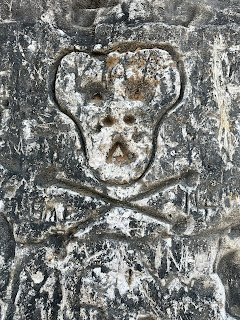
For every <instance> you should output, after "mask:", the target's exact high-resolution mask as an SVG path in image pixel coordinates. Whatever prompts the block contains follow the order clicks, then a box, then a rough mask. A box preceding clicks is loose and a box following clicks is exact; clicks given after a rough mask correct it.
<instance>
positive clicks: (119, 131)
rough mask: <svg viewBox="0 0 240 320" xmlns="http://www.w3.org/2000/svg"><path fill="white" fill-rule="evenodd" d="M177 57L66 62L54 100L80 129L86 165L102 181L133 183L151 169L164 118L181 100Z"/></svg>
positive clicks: (116, 55)
mask: <svg viewBox="0 0 240 320" xmlns="http://www.w3.org/2000/svg"><path fill="white" fill-rule="evenodd" d="M170 51H171V52H170ZM173 56H174V57H173ZM176 56H177V55H176V54H175V53H174V54H172V49H171V50H167V49H166V48H163V49H161V48H156V47H155V48H150V49H149V48H142V49H141V48H139V49H138V50H132V51H123V52H117V51H115V50H112V51H110V52H108V53H107V54H102V55H95V54H88V53H85V52H81V51H79V52H72V53H69V54H67V55H66V56H64V57H63V58H62V60H61V62H60V65H59V67H58V70H57V75H56V83H55V95H56V100H57V102H58V104H59V108H60V110H61V111H63V112H65V113H66V114H67V115H69V116H70V117H71V118H72V119H73V120H74V122H75V124H77V127H78V129H79V131H80V134H81V137H82V139H83V141H84V143H85V146H86V157H87V161H88V164H89V166H90V167H91V169H92V171H93V172H94V173H95V176H97V178H98V179H99V180H101V181H102V182H106V183H108V184H112V183H113V184H119V185H123V184H129V183H134V182H135V181H136V180H138V179H140V178H141V177H142V176H143V175H144V174H145V172H146V170H147V169H148V167H149V165H150V163H151V161H152V158H153V157H154V155H155V150H154V143H155V144H156V137H155V135H156V131H157V130H158V126H159V122H160V119H161V118H162V116H163V115H164V114H165V113H166V112H167V111H168V110H170V109H172V108H173V107H174V106H176V105H177V104H178V103H179V102H180V99H181V98H182V82H183V81H182V77H183V75H182V68H181V66H180V63H179V61H178V59H176ZM136 89H137V90H136ZM89 129H90V132H87V131H89ZM97 131H98V132H97ZM113 155H114V157H113Z"/></svg>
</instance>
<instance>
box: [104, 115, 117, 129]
mask: <svg viewBox="0 0 240 320" xmlns="http://www.w3.org/2000/svg"><path fill="white" fill-rule="evenodd" d="M114 123H115V120H114V119H113V117H111V116H110V115H108V116H106V118H105V119H104V120H103V124H104V125H105V126H106V127H111V126H112V125H113V124H114Z"/></svg>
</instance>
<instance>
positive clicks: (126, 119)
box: [123, 115, 135, 125]
mask: <svg viewBox="0 0 240 320" xmlns="http://www.w3.org/2000/svg"><path fill="white" fill-rule="evenodd" d="M123 121H124V122H125V123H126V124H128V125H132V124H133V123H134V121H135V118H134V116H133V115H128V116H124V118H123Z"/></svg>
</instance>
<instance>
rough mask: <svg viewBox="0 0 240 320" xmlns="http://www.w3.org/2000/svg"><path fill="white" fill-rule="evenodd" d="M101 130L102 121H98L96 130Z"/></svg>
mask: <svg viewBox="0 0 240 320" xmlns="http://www.w3.org/2000/svg"><path fill="white" fill-rule="evenodd" d="M101 130H102V126H101V125H100V123H98V124H97V127H96V131H97V132H100V131H101Z"/></svg>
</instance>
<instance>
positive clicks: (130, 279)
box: [128, 269, 133, 285]
mask: <svg viewBox="0 0 240 320" xmlns="http://www.w3.org/2000/svg"><path fill="white" fill-rule="evenodd" d="M132 277H133V271H132V269H129V270H128V285H130V284H131V283H132Z"/></svg>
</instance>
